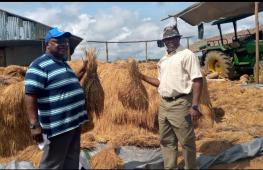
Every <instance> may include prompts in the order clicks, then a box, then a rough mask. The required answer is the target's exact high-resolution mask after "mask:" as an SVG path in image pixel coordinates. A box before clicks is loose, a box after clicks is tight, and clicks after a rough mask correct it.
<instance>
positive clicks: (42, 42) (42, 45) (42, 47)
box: [41, 40, 45, 53]
mask: <svg viewBox="0 0 263 170" xmlns="http://www.w3.org/2000/svg"><path fill="white" fill-rule="evenodd" d="M41 50H42V53H44V50H45V49H44V40H41Z"/></svg>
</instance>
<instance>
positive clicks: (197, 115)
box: [190, 108, 202, 122]
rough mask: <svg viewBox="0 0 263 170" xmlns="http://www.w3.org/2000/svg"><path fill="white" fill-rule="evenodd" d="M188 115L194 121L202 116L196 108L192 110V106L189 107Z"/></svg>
mask: <svg viewBox="0 0 263 170" xmlns="http://www.w3.org/2000/svg"><path fill="white" fill-rule="evenodd" d="M190 115H191V118H192V120H193V121H194V122H196V121H197V120H198V119H199V118H200V117H201V116H202V114H201V113H200V112H199V111H198V110H194V109H193V108H190Z"/></svg>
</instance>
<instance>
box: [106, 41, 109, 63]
mask: <svg viewBox="0 0 263 170" xmlns="http://www.w3.org/2000/svg"><path fill="white" fill-rule="evenodd" d="M106 61H107V63H108V62H109V49H108V42H107V41H106Z"/></svg>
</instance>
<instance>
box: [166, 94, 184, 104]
mask: <svg viewBox="0 0 263 170" xmlns="http://www.w3.org/2000/svg"><path fill="white" fill-rule="evenodd" d="M186 95H187V94H179V95H177V96H174V97H165V96H162V98H163V99H164V100H166V101H168V102H170V101H173V100H176V99H179V98H180V97H183V96H186Z"/></svg>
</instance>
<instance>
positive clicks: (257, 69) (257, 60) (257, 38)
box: [254, 2, 259, 84]
mask: <svg viewBox="0 0 263 170" xmlns="http://www.w3.org/2000/svg"><path fill="white" fill-rule="evenodd" d="M255 22H256V75H254V76H255V79H256V83H257V84H258V83H259V74H258V71H259V22H258V2H255Z"/></svg>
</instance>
